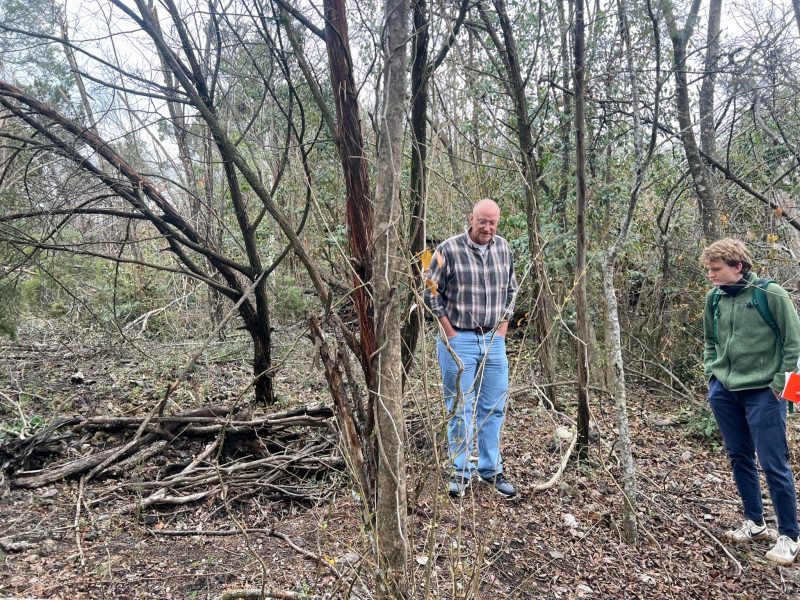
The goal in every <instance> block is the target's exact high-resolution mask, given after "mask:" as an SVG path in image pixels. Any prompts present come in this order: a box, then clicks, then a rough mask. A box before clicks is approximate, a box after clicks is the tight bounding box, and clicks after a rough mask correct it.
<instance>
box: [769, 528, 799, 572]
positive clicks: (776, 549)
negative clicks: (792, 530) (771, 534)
mask: <svg viewBox="0 0 800 600" xmlns="http://www.w3.org/2000/svg"><path fill="white" fill-rule="evenodd" d="M798 550H800V542H795V541H793V540H792V538H790V537H789V536H788V535H782V536H780V537H779V538H778V541H777V542H775V545H774V546H773V547H772V550H770V551H769V552H767V560H771V561H772V562H775V563H778V564H779V565H782V566H784V567H787V566H789V565H790V564H792V563H793V562H794V559H795V558H797V551H798Z"/></svg>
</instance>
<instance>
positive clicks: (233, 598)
mask: <svg viewBox="0 0 800 600" xmlns="http://www.w3.org/2000/svg"><path fill="white" fill-rule="evenodd" d="M247 598H258V599H259V600H262V599H267V600H268V599H270V598H274V599H275V600H313V598H314V596H308V595H306V594H301V593H300V592H285V591H282V590H274V589H270V588H267V589H263V590H262V589H261V588H256V589H243V590H228V591H227V592H223V593H222V595H221V596H220V597H219V600H245V599H247Z"/></svg>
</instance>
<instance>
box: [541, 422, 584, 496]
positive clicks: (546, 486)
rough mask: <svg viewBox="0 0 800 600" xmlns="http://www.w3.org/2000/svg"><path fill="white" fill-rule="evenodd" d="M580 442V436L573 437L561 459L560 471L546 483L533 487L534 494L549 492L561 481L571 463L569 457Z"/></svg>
mask: <svg viewBox="0 0 800 600" xmlns="http://www.w3.org/2000/svg"><path fill="white" fill-rule="evenodd" d="M577 441H578V435H577V434H575V435H573V436H572V441H571V442H570V444H569V448H567V451H566V452H565V453H564V458H562V459H561V464H560V465H559V467H558V470H557V471H556V472H555V474H554V475H553V476H552V477H551V478H550V479H549V480H547V481H546V482H545V483H540V484H538V485H535V486H533V488H532V491H534V492H543V491H545V490H549V489H550V488H551V487H553V486H554V485H555V484H556V483H557V482H558V480H559V479H561V475H563V474H564V469H566V468H567V463H569V457H570V456H571V455H572V451H573V450H574V449H575V443H576V442H577Z"/></svg>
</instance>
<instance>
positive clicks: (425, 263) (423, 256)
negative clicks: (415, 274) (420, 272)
mask: <svg viewBox="0 0 800 600" xmlns="http://www.w3.org/2000/svg"><path fill="white" fill-rule="evenodd" d="M432 258H433V252H431V251H430V250H428V249H427V248H425V250H423V251H422V252H421V253H420V255H419V262H420V263H421V264H422V268H423V269H424V270H425V271H427V270H428V267H430V266H431V259H432Z"/></svg>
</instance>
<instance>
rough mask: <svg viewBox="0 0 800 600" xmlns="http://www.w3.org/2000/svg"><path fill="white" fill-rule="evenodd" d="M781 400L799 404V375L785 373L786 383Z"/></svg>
mask: <svg viewBox="0 0 800 600" xmlns="http://www.w3.org/2000/svg"><path fill="white" fill-rule="evenodd" d="M781 398H783V399H784V400H789V401H790V402H800V373H786V383H785V384H784V386H783V391H782V392H781Z"/></svg>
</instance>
